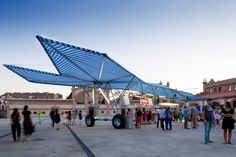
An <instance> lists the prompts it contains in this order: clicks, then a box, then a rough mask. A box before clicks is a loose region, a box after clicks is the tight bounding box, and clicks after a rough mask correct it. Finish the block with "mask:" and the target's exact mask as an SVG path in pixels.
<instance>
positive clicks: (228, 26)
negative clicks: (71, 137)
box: [0, 0, 236, 97]
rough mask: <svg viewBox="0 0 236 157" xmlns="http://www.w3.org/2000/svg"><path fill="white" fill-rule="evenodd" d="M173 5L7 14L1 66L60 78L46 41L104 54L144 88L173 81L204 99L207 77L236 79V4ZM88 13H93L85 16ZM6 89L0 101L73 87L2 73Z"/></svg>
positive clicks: (79, 4)
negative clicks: (44, 45) (43, 44)
mask: <svg viewBox="0 0 236 157" xmlns="http://www.w3.org/2000/svg"><path fill="white" fill-rule="evenodd" d="M171 2H172V3H165V2H163V1H149V2H148V3H147V2H146V3H145V2H142V1H138V2H136V3H131V2H130V3H128V2H127V4H126V5H122V4H120V3H118V2H116V3H115V4H112V3H109V2H108V1H104V2H103V3H102V2H100V4H99V7H97V6H96V4H97V3H96V1H93V3H92V2H91V3H92V4H89V2H85V1H78V2H76V1H72V2H71V3H70V6H69V5H68V7H67V8H65V9H64V10H63V9H62V8H63V6H61V5H62V4H54V7H55V8H58V9H57V10H56V11H55V12H56V13H57V14H58V16H57V14H56V13H55V14H52V13H53V11H50V10H49V9H48V8H50V7H49V6H50V5H52V4H51V2H45V3H48V7H46V9H45V8H44V6H43V5H42V4H37V5H38V6H36V4H35V5H32V6H31V9H29V8H26V9H25V10H26V11H27V14H26V13H25V12H26V11H24V10H21V8H20V7H19V8H20V9H19V8H17V9H19V13H14V12H13V11H9V10H7V9H6V8H5V9H3V8H1V7H0V9H1V12H2V14H1V15H0V19H1V20H0V21H1V24H2V25H1V26H0V27H1V29H0V33H1V38H0V42H1V46H0V50H1V52H0V63H1V64H6V63H7V64H18V65H22V66H25V67H32V68H35V69H39V70H45V71H50V72H56V70H55V68H54V67H53V65H52V63H51V62H50V60H49V58H48V57H47V55H46V53H45V52H44V51H43V49H42V47H41V46H40V45H39V43H38V41H37V40H36V38H35V35H36V34H39V35H42V36H44V37H47V38H52V39H55V40H59V41H62V42H66V43H70V44H73V45H77V46H81V47H85V48H88V49H93V50H96V51H99V52H103V53H104V52H105V53H107V54H108V55H109V56H110V57H111V58H113V59H114V60H115V61H117V62H118V63H119V64H121V65H122V66H124V67H125V68H127V69H128V70H129V71H130V72H132V73H134V74H135V75H137V76H138V77H140V78H141V79H143V80H144V81H147V82H160V80H161V81H162V82H163V83H164V84H165V83H166V82H167V81H170V84H171V87H172V88H177V89H179V90H183V89H190V88H194V89H191V90H188V92H195V93H196V92H201V91H202V81H203V79H204V78H206V79H207V80H208V81H209V80H210V79H211V78H213V79H215V80H223V79H229V78H234V77H236V74H235V72H234V70H233V67H235V65H236V62H235V61H234V60H235V58H236V52H235V51H236V45H235V41H236V21H235V19H236V10H235V7H234V6H235V4H236V3H235V2H234V1H228V0H227V1H224V2H222V1H214V3H213V2H212V1H210V0H206V1H198V2H196V1H184V0H182V1H178V2H176V1H171ZM226 2H227V3H226ZM64 3H66V2H64ZM73 3H75V4H73ZM131 4H132V5H131ZM5 5H7V4H5ZM1 6H2V7H4V4H3V5H1ZM88 6H89V7H91V8H90V9H89V10H91V12H86V11H87V7H88ZM5 7H6V6H5ZM14 7H15V6H13V8H14ZM37 7H38V8H37ZM43 9H44V10H45V11H44V12H40V11H39V10H43ZM47 9H48V10H47ZM58 10H60V11H58ZM140 10H142V11H140ZM9 12H10V13H11V14H8V13H9ZM29 13H31V14H29ZM0 82H1V88H0V94H3V93H4V92H13V91H19V92H26V91H34V92H35V91H39V92H44V91H49V92H55V93H62V94H63V95H64V97H65V96H66V95H69V92H70V87H60V86H51V85H41V84H33V83H29V82H27V81H25V80H23V79H22V78H20V77H19V76H17V75H15V74H14V73H12V72H10V71H9V70H7V69H6V68H4V67H3V66H1V67H0ZM195 88H197V90H196V89H195ZM195 93H194V94H195Z"/></svg>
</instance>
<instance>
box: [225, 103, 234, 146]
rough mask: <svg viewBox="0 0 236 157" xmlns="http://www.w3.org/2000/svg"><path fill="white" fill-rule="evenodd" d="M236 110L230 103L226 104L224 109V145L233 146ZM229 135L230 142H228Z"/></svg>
mask: <svg viewBox="0 0 236 157" xmlns="http://www.w3.org/2000/svg"><path fill="white" fill-rule="evenodd" d="M233 115H234V109H233V108H232V106H231V104H230V102H226V103H225V106H224V108H223V109H222V116H223V122H222V129H224V144H232V129H234V119H233ZM227 133H228V141H227Z"/></svg>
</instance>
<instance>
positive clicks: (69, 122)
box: [67, 111, 72, 125]
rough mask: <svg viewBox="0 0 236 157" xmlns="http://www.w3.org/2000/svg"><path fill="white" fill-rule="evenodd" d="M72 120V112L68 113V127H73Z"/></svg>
mask: <svg viewBox="0 0 236 157" xmlns="http://www.w3.org/2000/svg"><path fill="white" fill-rule="evenodd" d="M71 118H72V115H71V111H68V114H67V120H68V125H72V124H71Z"/></svg>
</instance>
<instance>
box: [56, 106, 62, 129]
mask: <svg viewBox="0 0 236 157" xmlns="http://www.w3.org/2000/svg"><path fill="white" fill-rule="evenodd" d="M54 121H55V123H56V130H59V126H60V121H61V118H60V114H59V113H58V109H56V110H55V115H54Z"/></svg>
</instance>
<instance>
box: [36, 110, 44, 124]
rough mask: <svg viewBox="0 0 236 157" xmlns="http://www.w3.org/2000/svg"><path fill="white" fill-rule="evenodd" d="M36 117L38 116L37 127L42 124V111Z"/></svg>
mask: <svg viewBox="0 0 236 157" xmlns="http://www.w3.org/2000/svg"><path fill="white" fill-rule="evenodd" d="M37 115H38V119H39V125H41V124H42V119H43V113H42V111H39V112H38V114H37Z"/></svg>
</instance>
